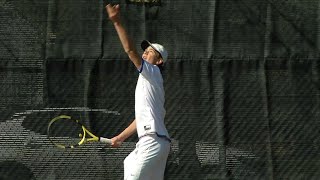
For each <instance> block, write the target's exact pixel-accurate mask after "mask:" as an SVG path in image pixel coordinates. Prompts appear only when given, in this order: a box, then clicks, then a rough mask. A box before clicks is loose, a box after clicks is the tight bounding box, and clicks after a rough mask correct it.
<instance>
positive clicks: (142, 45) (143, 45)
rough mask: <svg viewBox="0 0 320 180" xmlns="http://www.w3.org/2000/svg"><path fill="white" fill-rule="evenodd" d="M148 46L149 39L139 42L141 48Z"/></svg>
mask: <svg viewBox="0 0 320 180" xmlns="http://www.w3.org/2000/svg"><path fill="white" fill-rule="evenodd" d="M149 46H152V45H151V43H150V42H149V41H147V40H143V41H142V42H141V48H142V50H146V49H147V48H148V47H149Z"/></svg>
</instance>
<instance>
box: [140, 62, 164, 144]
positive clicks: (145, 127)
mask: <svg viewBox="0 0 320 180" xmlns="http://www.w3.org/2000/svg"><path fill="white" fill-rule="evenodd" d="M139 73H140V74H139V78H138V82H137V86H136V91H135V116H136V125H137V132H138V137H142V136H144V135H147V134H154V133H157V134H159V135H164V136H167V137H168V138H169V134H168V131H167V129H166V127H165V124H164V117H165V114H166V111H165V109H164V102H165V99H164V95H165V94H164V88H163V79H162V75H161V72H160V69H159V68H158V66H157V65H153V64H150V63H148V62H147V61H145V60H142V65H141V68H140V70H139Z"/></svg>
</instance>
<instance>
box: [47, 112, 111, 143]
mask: <svg viewBox="0 0 320 180" xmlns="http://www.w3.org/2000/svg"><path fill="white" fill-rule="evenodd" d="M47 135H48V138H49V140H50V141H51V142H52V143H53V144H54V145H56V146H57V147H59V148H62V149H66V148H75V147H77V146H80V145H83V144H85V143H87V142H101V143H104V144H110V145H111V144H112V142H111V139H108V138H104V137H98V136H96V135H94V134H93V133H91V132H90V131H89V130H88V129H87V128H86V127H85V126H84V125H83V124H81V123H80V121H79V120H76V119H72V118H71V116H67V115H60V116H58V117H55V118H53V119H52V120H51V121H50V122H49V125H48V129H47Z"/></svg>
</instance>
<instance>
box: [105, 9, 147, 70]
mask: <svg viewBox="0 0 320 180" xmlns="http://www.w3.org/2000/svg"><path fill="white" fill-rule="evenodd" d="M106 10H107V13H108V15H109V19H110V20H111V21H112V23H113V25H114V27H115V29H116V31H117V34H118V36H119V39H120V41H121V44H122V47H123V49H124V51H125V52H126V53H127V54H128V56H129V59H130V60H131V61H132V62H133V64H134V65H135V66H136V68H137V69H140V67H141V64H142V60H141V57H140V56H139V54H138V52H137V50H136V48H135V46H134V44H133V42H132V40H131V38H130V37H129V35H128V33H127V32H126V30H125V28H124V26H123V25H122V23H121V19H120V6H119V5H118V4H117V5H114V6H112V5H110V4H108V5H107V6H106Z"/></svg>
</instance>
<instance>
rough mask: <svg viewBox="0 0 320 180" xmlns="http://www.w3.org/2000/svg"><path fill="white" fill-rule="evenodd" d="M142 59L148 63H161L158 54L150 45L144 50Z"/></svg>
mask: <svg viewBox="0 0 320 180" xmlns="http://www.w3.org/2000/svg"><path fill="white" fill-rule="evenodd" d="M142 59H144V60H146V61H147V62H148V63H150V64H154V65H158V64H161V63H162V58H161V57H160V54H159V53H158V52H157V51H156V50H154V49H153V48H152V47H151V46H149V47H148V48H147V49H145V50H144V52H143V54H142Z"/></svg>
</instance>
